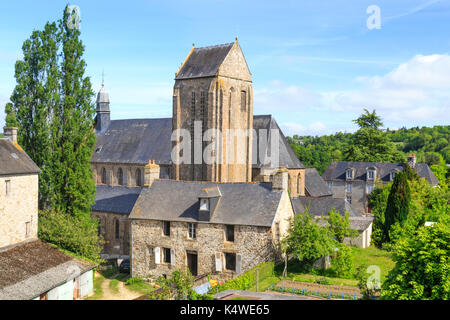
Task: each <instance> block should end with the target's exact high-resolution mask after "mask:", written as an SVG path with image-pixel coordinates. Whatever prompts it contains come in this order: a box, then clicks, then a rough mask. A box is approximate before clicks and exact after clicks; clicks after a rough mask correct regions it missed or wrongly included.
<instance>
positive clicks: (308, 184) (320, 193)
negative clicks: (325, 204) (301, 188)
mask: <svg viewBox="0 0 450 320" xmlns="http://www.w3.org/2000/svg"><path fill="white" fill-rule="evenodd" d="M305 189H306V191H307V192H308V194H309V196H311V197H329V196H332V193H331V192H330V189H329V188H328V184H327V183H326V182H325V180H323V179H322V177H321V176H320V174H319V172H317V170H316V169H315V168H307V169H306V170H305Z"/></svg>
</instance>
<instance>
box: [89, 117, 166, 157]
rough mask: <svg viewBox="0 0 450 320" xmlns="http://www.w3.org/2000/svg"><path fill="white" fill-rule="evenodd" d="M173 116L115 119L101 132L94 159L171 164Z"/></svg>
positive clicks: (98, 134)
mask: <svg viewBox="0 0 450 320" xmlns="http://www.w3.org/2000/svg"><path fill="white" fill-rule="evenodd" d="M171 135H172V118H162V119H128V120H113V121H111V122H110V124H109V126H108V128H107V129H106V130H105V131H102V132H97V143H96V146H95V149H94V153H93V155H92V158H91V162H98V163H102V162H104V163H130V164H142V165H144V164H146V163H148V160H156V163H158V164H170V163H171V157H170V153H171V150H172V142H171V140H170V137H171Z"/></svg>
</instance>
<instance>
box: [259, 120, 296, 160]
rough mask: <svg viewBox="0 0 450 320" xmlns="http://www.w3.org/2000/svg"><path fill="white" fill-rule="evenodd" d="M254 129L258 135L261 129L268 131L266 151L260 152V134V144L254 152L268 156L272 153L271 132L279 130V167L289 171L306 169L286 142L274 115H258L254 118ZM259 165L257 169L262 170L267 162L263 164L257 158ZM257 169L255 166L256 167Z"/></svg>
mask: <svg viewBox="0 0 450 320" xmlns="http://www.w3.org/2000/svg"><path fill="white" fill-rule="evenodd" d="M253 129H255V130H256V132H257V133H258V132H259V130H260V129H265V130H267V133H268V134H267V140H268V142H266V143H265V144H264V145H265V146H266V148H265V150H259V148H260V142H259V139H260V138H261V134H258V135H257V137H258V140H257V141H258V142H257V145H256V146H253V150H254V152H256V151H257V152H258V153H257V154H267V153H270V150H271V144H272V138H271V136H270V132H271V131H270V130H273V129H275V130H279V132H280V134H279V140H278V145H279V147H278V148H279V155H280V156H279V166H285V167H286V168H288V169H304V168H305V166H304V165H303V163H301V162H300V160H299V159H298V158H297V156H296V155H295V153H294V151H293V150H292V148H291V146H290V145H289V143H288V142H287V140H286V137H285V136H284V134H283V131H281V129H280V127H279V126H278V124H277V122H276V121H275V118H274V117H273V116H272V115H256V116H253ZM257 160H258V162H257V164H256V167H258V168H260V167H262V166H264V162H266V161H265V160H263V162H261V159H260V157H259V156H258V157H257ZM254 167H255V165H254Z"/></svg>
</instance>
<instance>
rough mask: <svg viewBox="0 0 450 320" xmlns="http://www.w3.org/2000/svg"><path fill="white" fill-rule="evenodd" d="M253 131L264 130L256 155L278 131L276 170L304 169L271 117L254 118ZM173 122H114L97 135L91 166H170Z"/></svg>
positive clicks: (170, 120)
mask: <svg viewBox="0 0 450 320" xmlns="http://www.w3.org/2000/svg"><path fill="white" fill-rule="evenodd" d="M253 128H254V129H255V130H256V131H257V132H259V130H260V129H266V130H267V132H268V135H267V142H266V143H265V144H264V145H263V146H264V150H259V145H260V143H259V139H260V135H258V138H257V146H255V147H254V149H255V148H258V152H260V154H264V155H265V154H267V149H268V150H271V143H272V136H271V135H270V132H271V131H270V130H271V129H273V130H279V133H280V134H279V142H278V146H279V147H278V149H279V155H280V156H279V166H285V167H287V168H304V167H305V166H304V165H303V164H302V163H301V162H300V160H298V158H297V156H296V155H295V153H294V151H292V148H291V147H290V145H289V143H288V142H287V140H286V138H285V137H284V135H283V132H282V131H281V129H280V128H279V127H278V124H277V123H276V121H275V119H274V118H273V117H272V116H271V115H257V116H253ZM171 135H172V118H162V119H130V120H113V121H111V123H110V125H109V126H108V128H107V129H106V130H105V131H102V132H97V144H96V146H95V150H94V153H93V155H92V158H91V162H97V163H130V164H131V163H132V164H141V165H145V164H147V163H148V160H155V161H156V163H158V164H171V163H172V159H171V152H172V142H171ZM255 150H256V149H255ZM257 160H258V161H257V163H256V164H255V165H254V167H261V166H263V164H264V161H263V162H261V159H260V157H257Z"/></svg>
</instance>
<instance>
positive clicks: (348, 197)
mask: <svg viewBox="0 0 450 320" xmlns="http://www.w3.org/2000/svg"><path fill="white" fill-rule="evenodd" d="M345 200H346V201H347V202H348V203H350V204H351V203H352V196H347V197H346V199H345Z"/></svg>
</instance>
